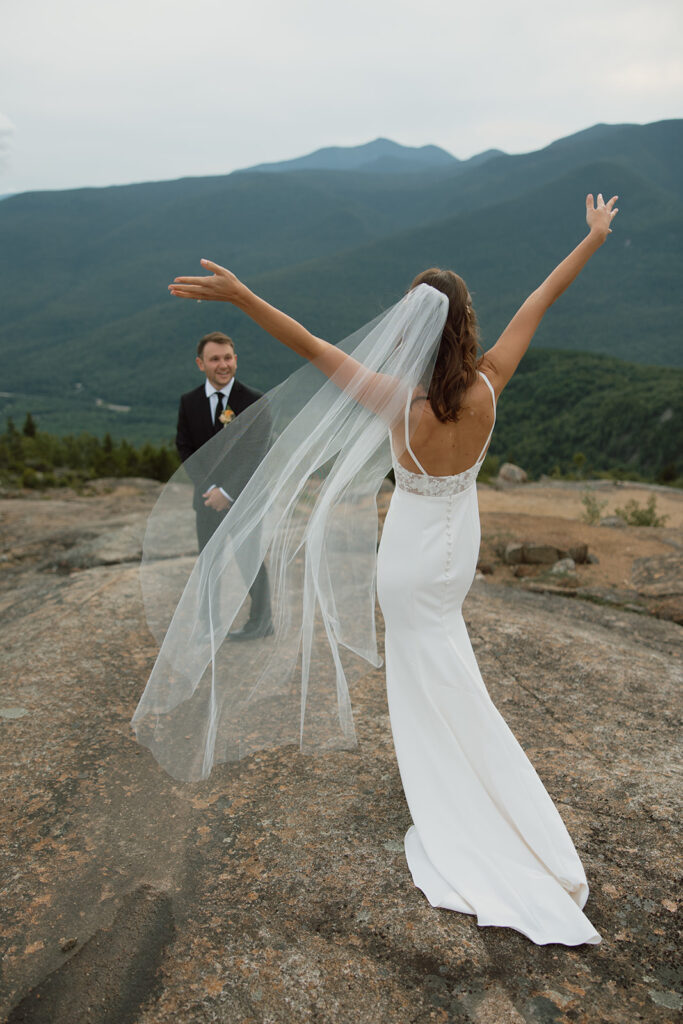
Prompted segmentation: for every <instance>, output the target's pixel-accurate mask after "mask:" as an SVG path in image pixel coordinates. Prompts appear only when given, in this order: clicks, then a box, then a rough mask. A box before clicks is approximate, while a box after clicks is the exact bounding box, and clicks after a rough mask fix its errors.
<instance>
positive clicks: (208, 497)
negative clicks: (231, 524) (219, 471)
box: [202, 487, 232, 512]
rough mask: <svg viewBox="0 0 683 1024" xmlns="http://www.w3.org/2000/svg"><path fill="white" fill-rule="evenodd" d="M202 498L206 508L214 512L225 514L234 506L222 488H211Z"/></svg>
mask: <svg viewBox="0 0 683 1024" xmlns="http://www.w3.org/2000/svg"><path fill="white" fill-rule="evenodd" d="M202 498H203V499H204V504H205V505H206V507H207V508H212V509H213V510H214V512H225V511H226V509H229V508H230V506H231V505H232V502H231V501H230V499H229V498H226V496H225V495H224V494H223V492H222V490H221V489H220V487H210V488H209V490H208V491H204V493H203V494H202Z"/></svg>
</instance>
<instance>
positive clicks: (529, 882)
mask: <svg viewBox="0 0 683 1024" xmlns="http://www.w3.org/2000/svg"><path fill="white" fill-rule="evenodd" d="M482 377H483V379H484V380H485V381H486V383H487V385H488V387H489V389H490V390H491V395H492V397H493V401H494V412H495V395H494V393H493V388H492V387H491V384H490V382H489V381H488V379H487V378H486V377H484V375H483V374H482ZM408 413H409V406H407V407H406V447H407V450H408V452H409V453H410V455H411V456H412V458H413V460H414V462H415V465H416V466H418V467H419V468H420V469H421V473H412V472H410V471H408V470H406V469H405V468H403V467H402V466H400V465H399V464H398V462H397V460H396V457H395V454H394V456H393V461H394V472H395V475H396V489H395V491H394V494H393V496H392V499H391V505H390V507H389V511H388V514H387V518H386V522H385V524H384V531H383V534H382V541H381V545H380V549H379V554H378V566H377V577H378V578H377V586H378V597H379V601H380V606H381V608H382V612H383V615H384V619H385V623H386V673H387V691H388V699H389V712H390V717H391V727H392V731H393V736H394V743H395V747H396V756H397V759H398V765H399V770H400V773H401V779H402V782H403V788H404V791H405V795H406V799H407V801H408V807H409V809H410V814H411V817H412V820H413V825H412V827H411V828H410V829H409V830H408V832H407V834H406V837H405V851H406V858H407V861H408V865H409V867H410V871H411V873H412V876H413V881H414V882H415V885H416V886H418V887H419V888H420V889H421V890H422V891H423V893H424V894H425V896H426V897H427V899H428V900H429V902H430V903H431V905H432V906H434V907H444V908H446V909H449V910H456V911H460V912H462V913H466V914H476V916H477V921H478V923H479V924H480V925H498V926H502V927H507V928H515V929H517V930H518V931H520V932H522V933H523V934H524V935H526V936H528V938H530V939H531V940H532V941H533V942H536V943H539V944H543V943H549V942H558V943H563V944H565V945H568V946H574V945H578V944H580V943H584V942H587V943H598V942H600V936H599V934H598V933H597V932H596V930H595V928H594V927H593V925H592V924H591V923H590V921H589V920H588V918H587V917H586V916H585V915H584V914H583V913H582V910H581V908H582V907H583V906H584V904H585V902H586V899H587V897H588V885H587V883H586V875H585V873H584V870H583V867H582V864H581V861H580V860H579V857H578V854H577V853H576V850H575V849H574V845H573V843H572V841H571V839H570V837H569V834H568V832H567V829H566V828H565V826H564V823H563V822H562V819H561V818H560V815H559V814H558V812H557V810H556V808H555V805H554V804H553V802H552V800H551V799H550V797H549V796H548V793H547V792H546V790H545V789H544V787H543V784H542V782H541V780H540V779H539V777H538V776H537V774H536V772H535V771H534V769H533V767H532V765H531V763H530V762H529V760H528V758H527V757H526V754H525V753H524V751H523V750H522V748H521V747H520V745H519V743H518V742H517V740H516V739H515V737H514V736H513V735H512V732H511V731H510V729H509V728H508V726H507V725H506V723H505V721H504V720H503V718H502V716H501V715H500V713H499V712H498V711H497V709H496V707H495V706H494V704H493V702H492V700H491V698H490V697H489V694H488V692H487V690H486V687H485V685H484V682H483V679H482V677H481V674H480V672H479V668H478V666H477V662H476V659H475V656H474V652H473V650H472V647H471V644H470V640H469V637H468V635H467V629H466V627H465V623H464V620H463V617H462V603H463V600H464V598H465V596H466V595H467V592H468V590H469V588H470V586H471V584H472V581H473V579H474V574H475V571H476V565H477V556H478V552H479V542H480V525H479V510H478V504H477V490H476V480H477V475H478V473H479V469H480V468H481V464H482V462H483V459H484V453H485V451H486V448H487V447H488V440H487V442H486V445H485V446H484V450H483V451H482V454H481V455H480V457H479V459H478V460H477V462H476V463H475V465H474V466H472V467H471V468H470V469H468V470H466V471H465V472H463V473H458V474H457V475H456V476H439V477H432V476H429V475H428V474H427V473H426V472H425V470H424V469H422V466H421V465H420V463H419V462H418V460H417V459H416V458H415V455H414V454H413V452H412V450H411V448H410V443H409V437H408ZM489 439H490V435H489ZM392 454H393V453H392Z"/></svg>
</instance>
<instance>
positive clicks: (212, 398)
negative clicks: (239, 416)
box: [204, 377, 235, 501]
mask: <svg viewBox="0 0 683 1024" xmlns="http://www.w3.org/2000/svg"><path fill="white" fill-rule="evenodd" d="M234 383H235V378H234V377H231V378H230V380H229V381H228V383H227V384H226V385H225V387H224V388H220V393H221V394H222V395H223V399H224V402H223V412H225V410H226V409H227V408H228V404H229V403H228V399H229V397H230V392H231V391H232V386H233V384H234ZM204 394H205V395H206V397H207V398H208V399H209V405H210V407H211V422H212V423H213V421H214V420H215V418H216V407H217V406H218V397H217V396H218V390H217V389H216V388H215V387H214V386H213V384H212V383H211V381H210V380H209V378H208V377H207V378H206V380H205V381H204ZM214 487H218V484H211V486H210V487H207V491H212V490H213V489H214ZM218 490H219V491H220V492H221V494H223V495H225V497H226V498H227V499H228V501H232V498H231V497H230V495H229V494H228V493H227V491H224V490H223V488H222V487H218Z"/></svg>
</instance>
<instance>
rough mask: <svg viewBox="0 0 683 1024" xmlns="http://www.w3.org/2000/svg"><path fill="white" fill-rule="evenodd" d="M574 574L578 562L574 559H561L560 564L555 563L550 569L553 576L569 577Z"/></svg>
mask: <svg viewBox="0 0 683 1024" xmlns="http://www.w3.org/2000/svg"><path fill="white" fill-rule="evenodd" d="M574 572H576V562H575V561H574V559H573V558H560V560H559V561H558V562H555V564H554V565H553V566H551V567H550V573H551V575H552V576H567V575H568V574H569V573H574Z"/></svg>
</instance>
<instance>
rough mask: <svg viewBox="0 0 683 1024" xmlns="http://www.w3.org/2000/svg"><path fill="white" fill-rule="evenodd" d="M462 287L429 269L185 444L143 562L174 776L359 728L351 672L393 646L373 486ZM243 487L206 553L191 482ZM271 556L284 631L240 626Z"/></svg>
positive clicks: (138, 719) (149, 727) (156, 699)
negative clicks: (197, 440) (381, 597)
mask: <svg viewBox="0 0 683 1024" xmlns="http://www.w3.org/2000/svg"><path fill="white" fill-rule="evenodd" d="M447 311H448V300H447V298H446V296H445V295H443V294H442V293H441V292H439V291H436V290H435V289H433V288H431V287H429V286H428V285H425V284H422V285H419V286H418V287H417V288H415V289H413V290H412V291H410V292H408V294H407V295H405V296H404V297H403V298H402V299H401V300H400V301H399V302H398V303H397V304H396V305H395V306H393V307H391V309H389V310H387V311H386V312H385V313H383V314H382V315H381V316H379V317H378V318H377V319H375V320H374V321H372V322H371V323H370V324H367V325H365V326H364V327H363V328H361V329H360V330H359V331H357V332H356V333H355V334H353V335H351V336H350V337H349V338H347V339H346V340H345V341H344V342H342V343H341V345H340V346H339V347H340V348H342V349H343V350H344V351H345V352H347V353H348V354H350V355H352V356H353V358H354V359H355V360H356V361H357V362H356V363H351V364H348V363H347V364H346V365H345V367H344V368H343V370H342V371H340V372H339V373H338V374H337V376H336V377H335V378H332V379H328V378H327V377H325V376H324V375H323V374H322V373H321V372H320V371H319V370H318V369H317V368H316V367H315V366H314V365H311V364H306V365H304V366H303V367H302V368H301V369H300V370H298V371H297V372H296V373H294V374H293V375H292V376H291V377H289V378H288V379H287V380H286V381H284V383H283V384H281V385H279V386H278V387H276V388H274V389H273V390H272V391H270V392H268V394H266V395H264V396H263V398H261V399H260V400H259V401H258V402H256V403H255V404H254V405H251V406H249V408H248V409H246V410H245V411H244V412H243V413H241V414H240V416H239V417H236V418H235V419H234V420H233V421H232V422H231V423H229V424H228V425H227V426H226V427H225V428H224V429H223V430H221V431H220V432H219V433H218V434H216V436H215V437H214V438H212V440H211V441H209V442H208V443H207V444H206V445H204V447H203V448H201V449H200V450H199V451H198V452H197V453H196V454H195V455H193V456H192V457H191V458H190V459H188V460H187V461H186V462H185V463H184V464H183V466H182V467H181V468H180V469H179V470H178V471H177V472H176V473H175V475H174V476H173V477H172V479H171V480H170V481H169V482H168V484H167V485H166V486H165V487H164V489H163V491H162V493H161V495H160V497H159V499H158V501H157V503H156V505H155V507H154V509H153V511H152V513H151V515H150V517H149V521H148V524H147V530H146V534H145V539H144V545H143V561H142V568H141V581H142V591H143V598H144V604H145V610H146V615H147V621H148V623H149V627H150V629H151V631H152V633H153V634H154V636H155V638H156V639H157V641H158V642H159V643H160V651H159V655H158V658H157V661H156V664H155V665H154V668H153V670H152V673H151V676H150V678H149V681H148V683H147V686H146V688H145V691H144V693H143V694H142V697H141V699H140V702H139V704H138V707H137V709H136V711H135V715H134V717H133V728H134V731H135V735H136V738H137V740H138V741H139V742H140V743H142V744H144V745H145V746H147V747H149V749H150V750H151V752H152V753H153V755H154V757H155V758H156V759H157V760H158V762H159V763H160V764H161V765H162V767H163V768H164V769H165V770H166V771H167V772H168V773H169V774H170V775H172V776H174V777H175V778H178V779H183V780H196V779H202V778H206V777H207V776H208V774H209V772H210V771H211V769H212V767H213V765H214V764H217V763H220V762H225V761H232V760H238V759H240V758H242V757H244V756H246V755H247V754H250V753H252V752H253V751H255V750H258V749H261V748H264V747H271V746H275V745H279V744H285V743H296V744H298V746H299V747H300V748H301V750H303V751H307V752H314V751H321V750H330V749H339V748H350V747H353V746H355V744H356V738H355V730H354V724H353V715H352V711H351V703H350V699H349V686H348V684H349V680H350V679H354V678H357V676H358V674H359V673H360V672H362V671H363V669H364V668H365V669H367V668H368V667H369V666H378V665H380V664H381V662H380V659H379V657H378V653H377V643H376V636H375V614H374V611H375V574H376V551H377V504H376V496H377V492H378V490H379V488H380V486H381V484H382V481H383V480H384V478H385V476H386V474H387V473H388V471H389V469H390V467H391V454H390V448H389V434H388V431H389V427H390V426H391V425H393V424H395V423H397V422H399V421H400V420H402V417H403V415H404V411H405V409H406V404H407V403H409V401H410V397H411V395H412V394H413V392H414V389H415V388H416V387H418V386H419V385H420V384H422V385H423V386H424V385H428V382H429V379H430V377H431V373H432V369H433V366H434V361H435V358H436V354H437V351H438V345H439V341H440V339H441V333H442V331H443V327H444V323H445V320H446V314H447ZM202 482H206V485H207V486H208V484H209V483H211V482H220V483H221V485H222V486H223V487H224V489H225V490H226V491H227V493H229V494H231V495H237V498H236V500H235V502H234V504H233V505H232V506H231V508H230V510H229V512H228V514H227V515H226V516H225V518H224V519H223V520H222V522H221V524H220V526H219V527H218V529H217V531H216V533H215V534H214V535H213V537H212V539H211V541H210V542H209V544H208V545H207V546H206V547H205V548H204V550H203V551H202V553H201V554H200V555H199V556H198V557H197V555H196V540H195V529H194V512H193V507H192V499H193V493H194V487H195V484H197V485H201V484H202ZM263 562H265V564H266V566H267V570H268V575H269V581H270V590H271V603H272V608H273V624H274V632H273V635H272V636H267V637H262V638H259V639H252V640H249V641H245V642H242V643H236V642H231V641H230V639H229V637H228V633H229V631H230V630H231V629H233V628H235V627H237V626H239V625H240V624H241V623H242V622H243V621H244V619H245V618H246V615H247V611H248V607H249V597H248V591H249V587H250V585H251V583H252V582H253V581H254V579H255V578H256V574H257V572H258V570H259V567H260V566H261V564H262V563H263Z"/></svg>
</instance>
